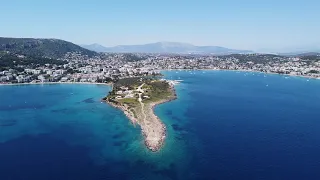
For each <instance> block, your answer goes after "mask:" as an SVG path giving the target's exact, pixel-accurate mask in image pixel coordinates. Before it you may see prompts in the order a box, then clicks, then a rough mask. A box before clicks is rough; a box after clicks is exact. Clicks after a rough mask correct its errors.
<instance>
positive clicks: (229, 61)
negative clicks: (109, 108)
mask: <svg viewBox="0 0 320 180" xmlns="http://www.w3.org/2000/svg"><path fill="white" fill-rule="evenodd" d="M20 58H24V57H20ZM318 59H319V58H318ZM61 60H63V61H64V62H65V64H63V65H56V64H45V65H42V66H28V65H26V66H19V67H20V69H21V68H22V69H23V71H17V70H15V69H8V70H5V71H0V83H42V82H92V83H95V82H101V83H102V82H109V81H111V80H114V79H117V78H123V77H135V76H143V75H153V74H158V73H159V71H160V70H164V69H223V70H246V71H260V72H266V73H279V74H290V75H299V76H306V77H313V78H320V61H319V60H308V59H307V60H306V59H301V58H297V57H285V56H276V55H260V54H242V55H226V56H213V55H212V56H210V55H207V56H197V55H159V54H130V55H128V54H121V53H118V54H116V53H109V54H101V55H99V56H96V57H92V58H89V57H87V56H82V55H81V54H78V53H68V54H67V55H66V56H65V57H64V58H62V59H61Z"/></svg>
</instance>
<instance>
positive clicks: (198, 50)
mask: <svg viewBox="0 0 320 180" xmlns="http://www.w3.org/2000/svg"><path fill="white" fill-rule="evenodd" d="M82 47H86V48H88V49H91V50H94V51H97V52H115V53H177V54H215V55H225V54H235V53H252V51H248V50H236V49H229V48H225V47H220V46H195V45H192V44H187V43H179V42H157V43H150V44H143V45H120V46H115V47H104V46H101V45H98V44H93V45H83V46H82Z"/></svg>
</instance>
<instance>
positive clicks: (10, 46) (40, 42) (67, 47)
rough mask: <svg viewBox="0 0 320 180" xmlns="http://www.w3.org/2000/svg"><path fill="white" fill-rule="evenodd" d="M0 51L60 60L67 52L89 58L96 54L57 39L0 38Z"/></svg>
mask: <svg viewBox="0 0 320 180" xmlns="http://www.w3.org/2000/svg"><path fill="white" fill-rule="evenodd" d="M0 51H9V52H10V53H16V54H21V55H26V56H35V57H46V58H55V59H56V58H61V57H63V56H64V55H65V54H66V53H68V52H79V53H81V54H82V55H88V56H89V57H92V56H95V55H97V53H96V52H94V51H90V50H88V49H85V48H82V47H80V46H78V45H76V44H73V43H71V42H68V41H64V40H59V39H33V38H6V37H0Z"/></svg>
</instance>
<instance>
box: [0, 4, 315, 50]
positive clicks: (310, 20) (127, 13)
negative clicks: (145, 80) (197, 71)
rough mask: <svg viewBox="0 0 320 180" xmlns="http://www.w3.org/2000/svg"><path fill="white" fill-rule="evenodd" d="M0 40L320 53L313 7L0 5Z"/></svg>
mask: <svg viewBox="0 0 320 180" xmlns="http://www.w3.org/2000/svg"><path fill="white" fill-rule="evenodd" d="M0 4H1V6H0V10H1V11H0V12H1V17H2V18H1V19H2V21H1V27H0V36H3V37H34V38H58V39H63V40H67V41H71V42H73V43H76V44H93V43H98V44H101V45H104V46H115V45H131V44H146V43H153V42H159V41H170V42H184V43H191V44H194V45H215V46H223V47H228V48H235V49H250V50H289V49H290V48H293V49H294V48H304V47H308V48H314V47H317V48H319V49H320V35H319V33H320V23H319V20H320V1H319V0H300V1H297V0H32V1H26V0H10V1H8V0H0Z"/></svg>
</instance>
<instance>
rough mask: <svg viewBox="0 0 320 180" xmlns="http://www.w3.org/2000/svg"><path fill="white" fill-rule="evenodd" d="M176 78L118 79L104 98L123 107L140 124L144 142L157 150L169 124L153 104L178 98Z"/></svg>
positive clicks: (120, 107)
mask: <svg viewBox="0 0 320 180" xmlns="http://www.w3.org/2000/svg"><path fill="white" fill-rule="evenodd" d="M174 84H175V82H174V81H168V80H163V79H161V80H159V79H155V78H149V77H134V78H124V79H119V80H117V81H116V82H114V83H113V86H112V90H111V91H110V92H109V94H108V96H106V97H105V98H103V100H104V101H106V102H107V103H109V104H110V105H112V106H113V107H116V108H119V109H121V110H122V111H123V112H124V113H125V115H126V116H127V117H128V118H129V119H130V120H131V121H132V123H133V124H138V125H139V126H140V127H141V131H142V134H143V136H144V142H145V145H146V146H147V147H148V148H149V149H150V150H151V151H158V150H159V149H160V148H161V146H162V145H163V142H164V139H165V137H166V126H165V125H164V123H163V122H161V120H160V119H159V118H158V117H157V116H156V115H155V114H154V111H153V109H154V107H155V106H156V105H158V104H161V103H165V102H168V101H171V100H174V99H176V93H175V90H174Z"/></svg>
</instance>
